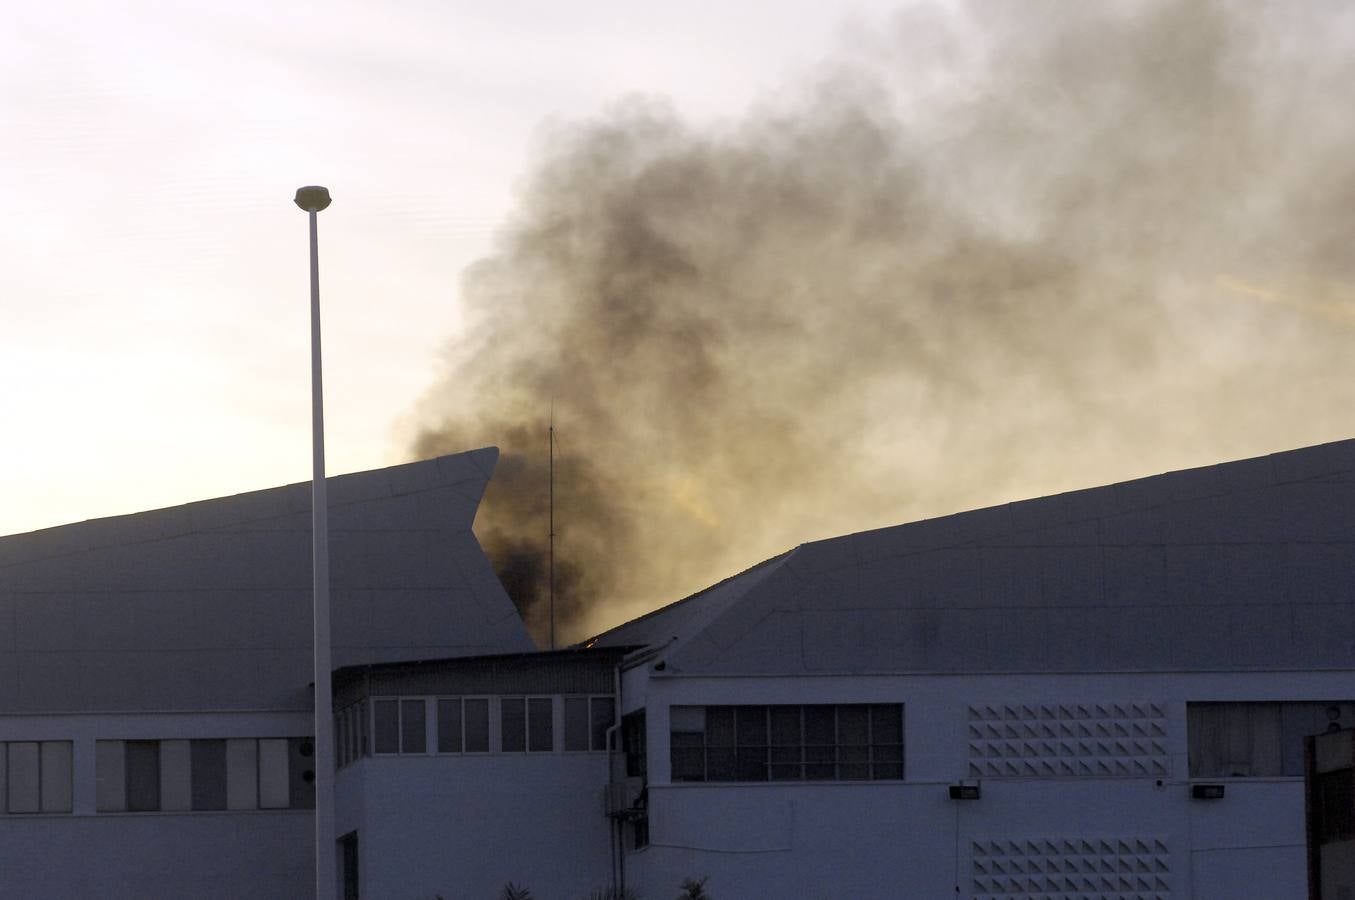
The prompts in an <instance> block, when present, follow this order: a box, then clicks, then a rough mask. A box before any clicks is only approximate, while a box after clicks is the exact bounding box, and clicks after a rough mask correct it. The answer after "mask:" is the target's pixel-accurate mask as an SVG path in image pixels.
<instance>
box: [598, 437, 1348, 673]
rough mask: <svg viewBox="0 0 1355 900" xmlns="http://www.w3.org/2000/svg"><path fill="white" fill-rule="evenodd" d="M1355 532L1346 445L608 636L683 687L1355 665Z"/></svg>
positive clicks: (1173, 477) (1069, 501) (881, 551)
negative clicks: (771, 677) (696, 680)
mask: <svg viewBox="0 0 1355 900" xmlns="http://www.w3.org/2000/svg"><path fill="white" fill-rule="evenodd" d="M1353 534H1355V441H1341V442H1337V443H1332V444H1324V445H1320V446H1315V447H1308V448H1304V449H1300V450H1292V451H1288V452H1284V453H1276V454H1272V455H1270V456H1263V457H1258V458H1255V459H1248V460H1242V461H1239V462H1229V463H1222V464H1219V465H1213V466H1207V467H1203V468H1198V469H1189V470H1185V471H1180V472H1170V473H1167V474H1163V475H1156V476H1152V477H1149V478H1142V479H1138V480H1134V481H1127V482H1123V483H1120V484H1114V485H1108V486H1105V487H1097V488H1091V489H1089V490H1081V491H1073V492H1070V493H1066V494H1059V495H1055V496H1051V497H1043V498H1039V499H1033V500H1024V501H1019V502H1015V503H1009V504H1005V505H1002V506H995V507H990V508H987V509H979V510H974V511H970V512H964V513H959V514H956V515H952V516H946V517H943V518H937V519H929V520H925V521H921V522H915V523H912V524H907V525H899V526H896V527H892V528H884V529H879V530H876V531H867V532H862V533H859V534H853V535H847V536H845V537H839V538H833V539H830V540H826V541H819V542H816V543H810V544H804V545H801V546H800V547H797V548H796V549H794V550H792V551H791V552H789V553H788V554H785V555H783V556H781V557H778V558H777V559H776V560H775V561H774V562H775V563H776V564H775V565H774V566H773V565H767V566H765V567H763V568H759V569H754V570H750V572H749V573H745V574H744V575H742V576H738V577H737V578H735V579H732V580H731V581H728V582H724V583H722V585H719V586H716V587H715V588H712V589H710V590H708V591H706V592H703V593H702V594H699V595H696V597H695V598H692V599H690V600H688V601H685V602H683V603H678V604H674V605H672V606H669V607H665V608H664V609H662V610H659V611H658V612H656V613H654V614H651V615H650V616H647V617H645V618H643V619H639V620H636V621H635V622H632V623H628V624H626V625H622V626H620V627H619V628H616V629H613V630H612V631H610V632H607V633H606V634H604V635H601V636H599V638H598V641H599V642H600V643H603V644H605V643H608V642H611V641H613V640H618V641H623V642H631V643H638V642H639V641H640V639H641V638H644V639H646V640H647V641H648V642H649V643H651V644H657V643H659V642H660V641H671V646H669V647H668V648H667V649H666V650H665V651H664V652H663V654H662V656H663V658H664V660H665V661H666V662H667V666H666V671H667V672H668V673H670V674H682V673H687V674H695V673H702V674H724V673H728V674H813V673H868V672H881V673H913V672H916V673H998V672H1039V673H1043V672H1112V671H1138V672H1169V671H1191V670H1206V671H1225V670H1312V669H1351V668H1355V604H1353V603H1352V601H1353V600H1355V590H1352V589H1353V588H1355V547H1353V546H1352V535H1353ZM696 609H700V613H699V614H697V613H696V612H695V610H696ZM674 636H675V637H674Z"/></svg>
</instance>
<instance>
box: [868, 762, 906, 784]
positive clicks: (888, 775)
mask: <svg viewBox="0 0 1355 900" xmlns="http://www.w3.org/2000/svg"><path fill="white" fill-rule="evenodd" d="M871 777H872V778H875V779H877V780H891V781H899V780H901V779H902V778H903V765H902V763H875V764H873V765H872V766H871Z"/></svg>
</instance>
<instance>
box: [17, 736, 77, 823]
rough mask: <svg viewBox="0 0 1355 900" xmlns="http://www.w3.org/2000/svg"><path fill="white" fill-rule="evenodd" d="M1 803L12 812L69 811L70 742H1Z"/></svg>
mask: <svg viewBox="0 0 1355 900" xmlns="http://www.w3.org/2000/svg"><path fill="white" fill-rule="evenodd" d="M0 774H3V776H4V777H3V779H0V798H3V799H0V804H3V807H2V808H3V809H4V811H6V812H11V813H63V812H70V811H71V742H70V741H12V742H10V743H8V744H4V743H0Z"/></svg>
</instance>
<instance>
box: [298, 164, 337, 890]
mask: <svg viewBox="0 0 1355 900" xmlns="http://www.w3.org/2000/svg"><path fill="white" fill-rule="evenodd" d="M296 205H297V206H299V207H301V208H302V209H304V210H305V211H306V213H307V215H308V216H309V217H310V226H311V228H310V231H311V451H312V458H313V463H314V468H313V471H312V477H311V534H312V543H311V563H312V584H313V592H314V593H313V603H312V617H313V622H314V645H315V896H316V898H317V900H333V898H334V897H335V894H336V890H335V874H336V873H335V861H334V738H333V727H334V726H333V721H332V716H333V700H332V698H331V697H330V665H329V518H328V512H329V504H328V502H327V500H326V498H325V412H324V405H325V404H324V390H323V388H322V386H321V380H320V251H319V247H318V243H317V238H316V227H315V216H316V213H318V212H320V210H322V209H324V208H325V207H327V206H329V191H328V189H326V188H322V187H318V186H315V185H311V186H309V187H303V188H298V189H297V192H296Z"/></svg>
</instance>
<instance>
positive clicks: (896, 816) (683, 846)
mask: <svg viewBox="0 0 1355 900" xmlns="http://www.w3.org/2000/svg"><path fill="white" fill-rule="evenodd" d="M1351 684H1352V680H1351V673H1349V672H1307V673H1283V674H1279V675H1275V674H1265V675H1262V674H1247V675H1221V674H1190V673H1182V674H1163V675H1143V674H1129V675H1098V676H1074V675H1049V676H1023V675H1012V676H914V677H900V676H843V677H818V678H813V677H811V678H805V677H801V678H782V679H774V678H760V677H748V678H738V677H724V678H717V677H709V678H698V677H663V676H662V675H660V674H658V673H655V674H654V676H653V677H651V678H650V682H649V684H648V686H647V691H648V695H649V703H648V718H647V724H648V729H649V771H650V840H651V843H650V846H649V847H648V848H647V849H644V850H641V851H638V852H632V853H629V854H628V855H627V873H628V879H627V882H628V884H629V885H630V886H633V887H637V888H639V889H640V890H641V891H642V892H643V893H644V894H645V895H646V896H650V897H663V896H667V895H669V894H676V888H677V885H678V883H679V882H680V881H681V879H682V878H684V877H694V876H702V875H709V876H710V882H709V884H708V888H709V890H710V892H711V893H712V895H713V896H716V897H730V896H734V897H739V896H755V895H756V896H769V897H771V896H776V897H779V896H788V897H789V896H794V897H803V898H816V897H828V898H837V897H844V896H850V897H854V898H861V900H869V898H874V897H879V898H898V897H918V898H927V897H959V898H978V897H981V898H985V900H987V898H990V897H1006V896H1019V894H1016V893H1015V892H1013V891H1010V890H1007V889H1003V890H998V889H995V888H994V886H993V885H994V883H993V881H991V880H988V881H982V880H979V879H982V878H984V877H985V876H984V875H983V873H984V872H993V871H1000V872H1003V873H1011V872H1014V871H1017V870H1019V871H1020V872H1021V873H1022V877H1026V876H1027V873H1029V872H1030V870H1032V869H1035V870H1037V871H1038V872H1039V873H1040V875H1041V877H1043V875H1044V874H1045V873H1046V872H1048V870H1050V869H1051V868H1057V869H1059V870H1060V871H1066V869H1067V867H1068V866H1069V865H1076V866H1085V865H1089V864H1090V865H1094V866H1098V867H1104V866H1105V865H1110V866H1114V867H1120V868H1125V867H1128V868H1129V869H1130V872H1128V873H1127V874H1131V875H1133V876H1134V877H1136V878H1137V877H1139V876H1143V875H1147V876H1151V877H1148V878H1147V880H1146V882H1145V883H1146V884H1147V885H1148V887H1147V888H1143V887H1140V886H1139V885H1138V884H1137V882H1135V883H1134V887H1133V888H1131V889H1128V890H1127V891H1126V893H1127V894H1128V895H1131V896H1143V897H1146V898H1153V900H1158V898H1163V900H1165V898H1194V900H1225V898H1227V900H1237V898H1243V897H1266V898H1271V897H1273V898H1289V897H1301V896H1303V895H1304V890H1305V884H1306V874H1305V872H1306V870H1305V863H1304V824H1303V782H1302V779H1301V778H1270V779H1211V781H1214V780H1221V781H1223V782H1225V783H1226V786H1227V794H1226V797H1225V798H1224V799H1223V800H1219V801H1198V800H1191V799H1190V797H1189V781H1190V780H1189V777H1188V767H1187V765H1188V764H1187V742H1186V729H1185V725H1186V706H1185V705H1186V702H1187V701H1202V700H1229V699H1236V700H1304V699H1311V700H1333V699H1341V698H1346V697H1348V696H1349V695H1350V694H1351V689H1350V685H1351ZM632 696H634V694H632ZM861 702H902V703H904V704H905V742H906V747H905V754H906V760H907V762H906V772H905V776H906V777H905V781H904V782H903V783H897V782H893V783H878V784H861V783H855V784H851V783H834V784H801V785H779V784H746V785H718V784H690V783H686V784H682V783H679V784H670V783H668V773H669V759H668V756H669V753H668V750H669V741H668V714H667V713H668V706H669V705H670V704H672V705H684V704H692V705H701V704H727V703H733V704H738V703H755V704H762V703H861ZM994 704H996V705H998V706H1009V705H1010V706H1014V708H1016V709H1017V711H1018V712H1019V711H1020V708H1021V707H1022V706H1023V705H1024V706H1026V707H1028V708H1030V709H1032V710H1033V711H1034V712H1036V713H1037V714H1038V713H1039V711H1040V709H1041V707H1042V706H1043V707H1045V708H1046V709H1052V713H1053V714H1055V715H1056V714H1057V707H1058V706H1059V705H1060V704H1063V705H1065V706H1069V707H1070V708H1071V711H1073V712H1076V708H1077V706H1078V705H1079V704H1081V705H1083V706H1086V707H1087V708H1088V709H1089V714H1091V715H1093V716H1095V715H1096V709H1097V707H1098V705H1099V707H1100V708H1101V709H1103V710H1107V711H1109V712H1110V713H1114V712H1115V711H1116V710H1120V711H1121V712H1124V713H1125V714H1126V715H1129V712H1128V711H1129V710H1130V708H1131V707H1133V706H1135V705H1137V706H1138V707H1140V709H1141V710H1142V711H1143V712H1144V713H1145V715H1147V714H1150V713H1151V711H1152V710H1151V707H1152V706H1154V705H1155V706H1156V707H1158V710H1159V711H1160V713H1161V716H1160V717H1158V720H1160V722H1161V724H1162V726H1163V729H1164V731H1165V734H1164V736H1163V737H1162V740H1161V743H1162V749H1163V751H1164V753H1163V754H1160V763H1159V761H1158V756H1155V755H1154V754H1151V753H1149V754H1147V755H1146V756H1142V757H1137V758H1136V757H1134V756H1133V754H1132V753H1131V754H1130V755H1129V756H1128V757H1124V758H1123V760H1124V761H1125V763H1126V764H1127V765H1133V764H1135V763H1136V762H1138V763H1141V764H1144V765H1147V766H1148V767H1149V772H1148V774H1143V775H1137V776H1113V775H1112V776H1108V775H1100V776H1086V775H1084V776H1076V777H1073V776H1065V777H991V776H990V777H984V778H982V779H980V780H981V783H982V790H983V796H982V798H981V799H979V800H976V801H967V802H960V801H951V800H950V799H949V798H948V796H947V790H946V788H947V785H949V784H951V783H953V782H956V781H960V780H963V779H970V780H973V770H972V769H971V768H970V766H971V763H973V762H974V753H975V750H974V746H975V744H976V742H975V741H974V739H973V737H972V734H971V731H970V728H971V725H972V724H974V723H975V721H976V720H975V715H982V710H983V708H984V707H985V706H988V707H991V706H993V705H994ZM627 706H628V707H629V706H630V703H629V702H628V703H627ZM1104 721H1106V722H1108V723H1110V724H1112V725H1113V724H1114V723H1115V721H1116V720H1114V718H1113V717H1111V718H1106V719H1104ZM1125 721H1128V720H1125ZM1142 721H1143V722H1151V721H1155V720H1152V719H1150V718H1145V719H1143V720H1142ZM1131 724H1132V722H1131ZM1112 743H1113V742H1112ZM1031 759H1032V760H1034V761H1035V762H1037V763H1038V762H1039V754H1038V752H1036V753H1034V754H1032V755H1031ZM980 761H981V760H980ZM1114 764H1116V759H1115V758H1108V759H1101V760H1100V761H1098V762H1097V765H1112V766H1113V765H1114ZM1158 764H1160V765H1161V766H1162V767H1163V770H1162V771H1154V770H1153V769H1152V767H1153V766H1154V765H1158ZM1083 842H1086V843H1085V845H1084V843H1083ZM1140 870H1145V871H1140ZM1002 877H1006V875H1003V876H1002ZM999 887H1000V884H999ZM1024 890H1026V892H1027V893H1029V892H1030V888H1029V887H1027V888H1025V889H1024ZM1050 892H1051V891H1050V890H1049V889H1048V888H1047V887H1043V888H1041V890H1040V891H1037V893H1050ZM1086 893H1088V894H1089V895H1092V896H1098V894H1096V893H1095V892H1093V891H1091V890H1087V891H1086ZM1112 896H1114V894H1112Z"/></svg>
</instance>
